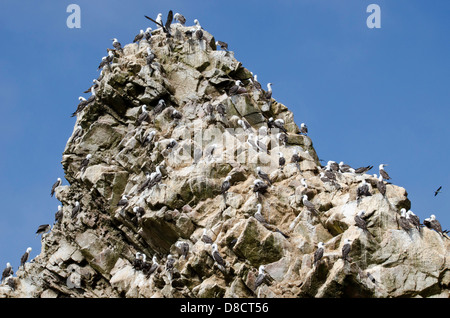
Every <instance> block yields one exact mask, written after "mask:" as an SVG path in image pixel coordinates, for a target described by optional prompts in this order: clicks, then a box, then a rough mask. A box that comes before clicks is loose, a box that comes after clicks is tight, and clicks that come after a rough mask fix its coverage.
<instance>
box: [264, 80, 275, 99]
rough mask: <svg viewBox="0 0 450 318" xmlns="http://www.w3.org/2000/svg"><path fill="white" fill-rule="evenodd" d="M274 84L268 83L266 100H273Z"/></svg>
mask: <svg viewBox="0 0 450 318" xmlns="http://www.w3.org/2000/svg"><path fill="white" fill-rule="evenodd" d="M272 85H273V84H272V83H267V92H266V93H265V94H264V98H265V99H271V98H272Z"/></svg>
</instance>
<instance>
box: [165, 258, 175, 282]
mask: <svg viewBox="0 0 450 318" xmlns="http://www.w3.org/2000/svg"><path fill="white" fill-rule="evenodd" d="M174 265H175V258H173V256H172V254H169V255H167V261H166V266H165V269H166V272H167V274H168V275H167V276H168V277H169V280H172V277H173V270H174Z"/></svg>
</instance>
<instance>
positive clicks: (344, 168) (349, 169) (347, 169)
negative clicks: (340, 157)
mask: <svg viewBox="0 0 450 318" xmlns="http://www.w3.org/2000/svg"><path fill="white" fill-rule="evenodd" d="M339 171H340V172H341V173H346V172H354V169H353V168H352V167H350V166H349V165H346V164H345V163H344V162H343V161H341V162H339Z"/></svg>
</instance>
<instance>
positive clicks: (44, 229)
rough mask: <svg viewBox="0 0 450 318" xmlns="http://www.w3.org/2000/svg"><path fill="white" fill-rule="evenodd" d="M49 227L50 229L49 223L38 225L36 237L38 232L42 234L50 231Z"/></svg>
mask: <svg viewBox="0 0 450 318" xmlns="http://www.w3.org/2000/svg"><path fill="white" fill-rule="evenodd" d="M50 229H51V226H50V224H43V225H39V227H38V229H37V231H36V237H38V235H40V234H44V233H46V232H48V231H50Z"/></svg>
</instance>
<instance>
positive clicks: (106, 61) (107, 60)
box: [83, 50, 114, 93]
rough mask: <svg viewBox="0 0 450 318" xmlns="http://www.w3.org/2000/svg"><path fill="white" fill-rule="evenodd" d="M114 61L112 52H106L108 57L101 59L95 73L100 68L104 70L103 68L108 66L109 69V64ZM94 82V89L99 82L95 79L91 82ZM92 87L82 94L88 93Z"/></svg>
mask: <svg viewBox="0 0 450 318" xmlns="http://www.w3.org/2000/svg"><path fill="white" fill-rule="evenodd" d="M113 59H114V51H113V50H111V51H108V55H107V56H104V57H102V61H101V62H100V64H99V65H98V67H97V71H99V70H101V69H102V68H104V67H105V66H107V65H108V67H110V66H109V65H110V63H111V62H112V61H113ZM93 82H94V85H93V86H94V87H95V88H97V87H98V86H99V85H100V82H99V81H98V80H96V79H94V80H93ZM91 88H92V86H91V87H90V88H89V90H86V91H84V92H83V93H89V91H90V90H91Z"/></svg>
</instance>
